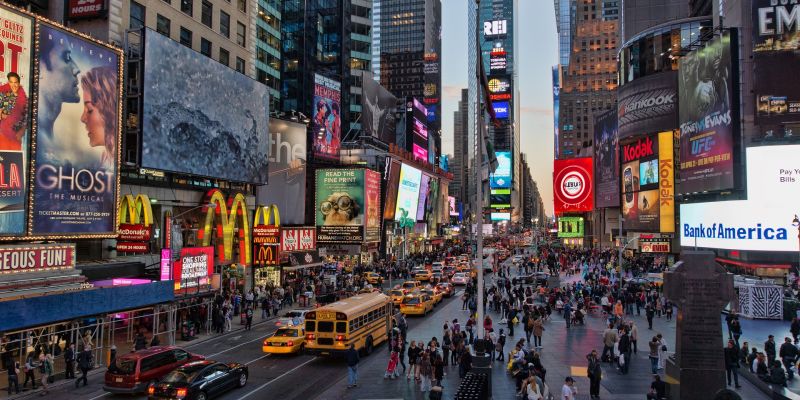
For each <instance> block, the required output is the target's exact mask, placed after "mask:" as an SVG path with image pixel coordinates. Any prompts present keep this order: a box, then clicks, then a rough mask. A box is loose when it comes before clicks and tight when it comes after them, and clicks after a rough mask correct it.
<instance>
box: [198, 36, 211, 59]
mask: <svg viewBox="0 0 800 400" xmlns="http://www.w3.org/2000/svg"><path fill="white" fill-rule="evenodd" d="M200 53H201V54H203V55H204V56H206V57H211V42H209V41H208V40H207V39H206V38H200Z"/></svg>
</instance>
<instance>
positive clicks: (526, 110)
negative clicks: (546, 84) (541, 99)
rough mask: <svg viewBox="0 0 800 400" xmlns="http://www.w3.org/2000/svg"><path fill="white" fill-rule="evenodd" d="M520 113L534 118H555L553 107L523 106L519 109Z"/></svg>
mask: <svg viewBox="0 0 800 400" xmlns="http://www.w3.org/2000/svg"><path fill="white" fill-rule="evenodd" d="M519 112H520V113H521V114H533V115H534V116H543V117H552V116H553V108H552V107H530V106H522V107H520V108H519Z"/></svg>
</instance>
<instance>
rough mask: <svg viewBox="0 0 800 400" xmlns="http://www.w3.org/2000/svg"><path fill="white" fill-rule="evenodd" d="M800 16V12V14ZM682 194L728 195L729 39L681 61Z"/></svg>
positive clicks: (730, 177)
mask: <svg viewBox="0 0 800 400" xmlns="http://www.w3.org/2000/svg"><path fill="white" fill-rule="evenodd" d="M798 11H800V9H798ZM679 64H680V66H679V71H680V74H679V86H678V90H679V92H680V94H681V103H680V113H679V116H680V122H681V124H680V130H681V137H680V162H681V165H680V167H681V180H680V184H679V185H678V192H679V193H681V194H688V193H695V192H706V191H715V190H725V189H731V188H733V186H734V179H733V178H734V177H733V157H734V154H733V145H734V141H735V139H734V137H735V133H736V123H735V122H734V121H736V119H737V118H736V115H735V107H734V94H733V93H734V83H733V82H734V79H735V77H734V75H733V73H732V70H731V36H730V34H729V33H725V34H724V35H722V36H720V37H717V38H715V39H714V40H711V41H709V42H708V43H707V44H706V46H705V47H703V48H701V49H698V50H695V51H693V52H691V53H689V54H687V55H686V56H684V57H681V59H680V61H679Z"/></svg>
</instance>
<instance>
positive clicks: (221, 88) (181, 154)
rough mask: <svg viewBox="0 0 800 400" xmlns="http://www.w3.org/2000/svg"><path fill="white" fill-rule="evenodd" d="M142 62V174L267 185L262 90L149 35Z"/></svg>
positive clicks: (197, 55)
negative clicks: (150, 170) (168, 173)
mask: <svg viewBox="0 0 800 400" xmlns="http://www.w3.org/2000/svg"><path fill="white" fill-rule="evenodd" d="M144 59H145V61H144V88H145V89H144V107H143V109H142V152H141V159H142V160H141V161H142V167H145V168H153V169H158V170H164V171H171V172H175V173H181V174H189V175H198V176H206V177H210V178H218V179H225V180H229V181H236V182H247V183H253V184H265V183H267V173H268V170H267V165H268V161H267V160H268V159H267V157H266V155H267V154H269V134H268V129H269V94H268V92H267V86H266V85H264V84H262V83H259V82H257V81H255V80H253V79H251V78H248V77H247V76H245V75H244V74H240V73H238V72H236V71H234V70H232V69H230V68H228V67H227V66H225V65H222V64H219V63H216V62H213V61H211V60H209V58H208V57H206V56H204V55H202V54H200V53H198V52H196V51H194V50H192V49H191V48H189V47H186V46H184V45H182V44H180V43H178V42H176V41H174V40H170V38H169V37H167V36H164V35H161V34H158V33H156V32H154V31H150V30H148V31H146V32H145V52H144ZM223 82H224V83H223ZM234 166H235V167H234Z"/></svg>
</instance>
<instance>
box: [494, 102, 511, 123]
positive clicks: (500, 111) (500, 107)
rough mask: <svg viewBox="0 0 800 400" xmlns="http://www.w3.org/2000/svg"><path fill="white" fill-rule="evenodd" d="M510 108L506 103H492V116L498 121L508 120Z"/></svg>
mask: <svg viewBox="0 0 800 400" xmlns="http://www.w3.org/2000/svg"><path fill="white" fill-rule="evenodd" d="M510 107H511V106H510V105H509V103H508V102H507V101H497V102H494V103H492V108H493V109H494V116H495V117H497V118H499V119H508V113H509V108H510Z"/></svg>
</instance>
